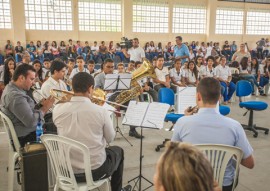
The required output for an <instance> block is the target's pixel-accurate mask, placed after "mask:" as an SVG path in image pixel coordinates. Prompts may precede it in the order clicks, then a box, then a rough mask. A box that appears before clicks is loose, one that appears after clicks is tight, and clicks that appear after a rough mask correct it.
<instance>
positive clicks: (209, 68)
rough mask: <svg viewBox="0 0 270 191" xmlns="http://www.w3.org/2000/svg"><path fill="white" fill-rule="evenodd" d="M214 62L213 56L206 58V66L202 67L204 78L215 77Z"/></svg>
mask: <svg viewBox="0 0 270 191" xmlns="http://www.w3.org/2000/svg"><path fill="white" fill-rule="evenodd" d="M214 60H215V58H214V57H213V56H208V57H207V58H206V63H207V65H206V66H202V69H201V74H202V78H205V77H215V75H216V74H215V68H214V67H213V65H214Z"/></svg>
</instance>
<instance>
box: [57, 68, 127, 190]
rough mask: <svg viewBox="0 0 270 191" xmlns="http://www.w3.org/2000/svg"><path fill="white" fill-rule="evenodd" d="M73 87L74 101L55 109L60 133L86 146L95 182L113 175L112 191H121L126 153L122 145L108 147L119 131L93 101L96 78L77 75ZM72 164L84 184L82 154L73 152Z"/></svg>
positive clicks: (84, 74) (78, 179)
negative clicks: (91, 98) (116, 130)
mask: <svg viewBox="0 0 270 191" xmlns="http://www.w3.org/2000/svg"><path fill="white" fill-rule="evenodd" d="M82 82H84V83H82ZM72 87H73V90H74V96H73V97H72V98H71V100H70V102H67V103H60V104H57V105H56V106H55V108H54V110H53V121H54V123H55V125H56V126H57V130H58V134H59V135H61V136H64V137H68V138H71V139H73V140H76V141H79V142H81V143H83V144H85V145H86V146H87V147H88V149H89V153H90V158H91V169H92V175H93V179H94V181H96V180H100V179H104V178H108V177H110V176H111V177H112V178H111V188H112V191H121V188H122V176H123V167H124V151H123V149H122V148H120V147H118V146H110V147H108V148H106V145H107V143H110V142H112V141H113V139H114V137H115V131H114V128H113V124H112V121H111V118H110V115H109V112H108V111H107V110H106V109H105V108H102V107H100V106H98V105H96V104H94V103H92V102H91V100H90V99H89V98H90V97H91V95H92V93H93V87H94V78H93V77H92V76H91V75H90V74H88V73H86V72H80V73H78V74H76V75H75V76H74V78H73V80H72ZM71 162H72V166H73V169H74V172H75V177H76V179H77V181H78V182H84V181H85V174H84V171H85V170H87V169H83V167H84V164H83V157H82V154H81V153H80V152H77V151H75V150H72V151H71ZM122 190H123V191H125V190H126V189H122Z"/></svg>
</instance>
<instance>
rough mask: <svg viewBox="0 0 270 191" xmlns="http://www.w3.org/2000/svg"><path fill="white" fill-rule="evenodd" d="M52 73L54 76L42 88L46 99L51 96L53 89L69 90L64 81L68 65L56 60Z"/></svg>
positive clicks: (52, 66) (51, 69)
mask: <svg viewBox="0 0 270 191" xmlns="http://www.w3.org/2000/svg"><path fill="white" fill-rule="evenodd" d="M50 72H51V74H52V75H51V76H50V77H49V78H48V80H46V81H45V82H44V83H43V84H42V86H41V93H42V95H43V96H44V97H45V98H47V97H49V96H50V90H51V89H58V90H67V85H66V84H65V82H64V81H63V78H64V76H65V74H66V64H65V63H64V62H63V61H61V60H54V61H53V62H52V65H51V68H50Z"/></svg>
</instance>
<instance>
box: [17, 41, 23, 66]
mask: <svg viewBox="0 0 270 191" xmlns="http://www.w3.org/2000/svg"><path fill="white" fill-rule="evenodd" d="M22 54H23V46H22V45H21V42H20V41H18V42H17V46H16V47H15V60H16V62H20V61H21V60H22Z"/></svg>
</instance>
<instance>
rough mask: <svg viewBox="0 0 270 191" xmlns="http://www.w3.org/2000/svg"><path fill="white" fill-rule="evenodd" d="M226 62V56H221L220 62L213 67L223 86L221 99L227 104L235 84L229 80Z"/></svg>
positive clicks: (230, 75) (229, 75)
mask: <svg viewBox="0 0 270 191" xmlns="http://www.w3.org/2000/svg"><path fill="white" fill-rule="evenodd" d="M226 62H227V60H226V57H225V56H222V57H221V64H220V65H218V66H217V67H216V68H215V70H216V78H217V79H218V80H219V81H220V85H221V86H223V87H224V93H223V99H224V104H225V105H226V104H228V101H229V100H230V99H231V97H232V95H233V93H234V91H235V84H234V83H233V82H232V81H231V80H232V73H231V69H230V68H229V66H226ZM228 89H229V90H228Z"/></svg>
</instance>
